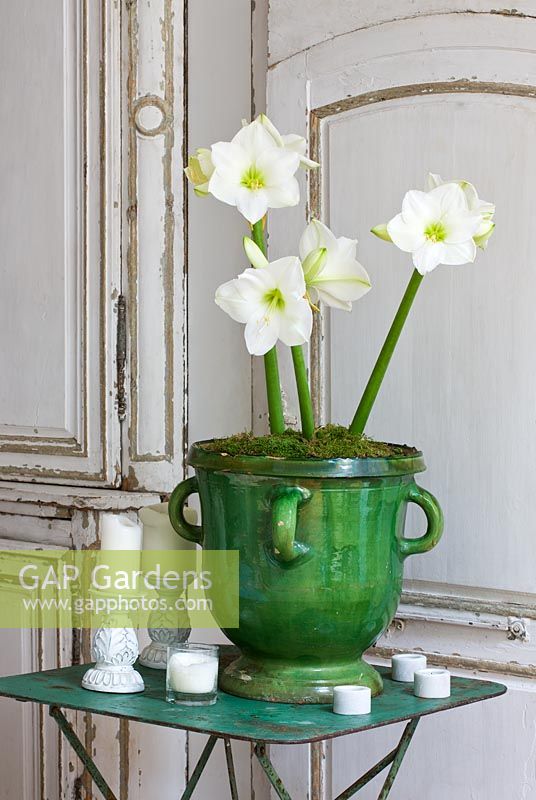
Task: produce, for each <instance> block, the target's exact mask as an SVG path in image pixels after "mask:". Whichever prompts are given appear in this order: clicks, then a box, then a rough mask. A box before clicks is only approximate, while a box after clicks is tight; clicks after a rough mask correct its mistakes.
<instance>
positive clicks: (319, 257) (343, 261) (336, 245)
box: [300, 219, 371, 311]
mask: <svg viewBox="0 0 536 800" xmlns="http://www.w3.org/2000/svg"><path fill="white" fill-rule="evenodd" d="M356 248H357V240H356V239H347V238H346V237H345V236H340V237H339V238H337V237H335V236H334V235H333V233H332V232H331V231H330V229H329V228H328V227H327V226H326V225H324V224H323V223H322V222H319V220H317V219H313V220H312V221H311V222H310V223H309V225H308V226H307V227H306V229H305V231H304V232H303V235H302V238H301V241H300V258H301V260H302V264H303V271H304V276H305V283H306V286H307V292H308V295H309V297H310V299H311V302H312V303H317V302H318V301H319V300H321V301H322V302H324V303H325V304H326V305H328V306H332V307H333V308H341V309H343V310H344V311H351V310H352V302H353V301H354V300H359V299H360V298H361V297H363V295H365V294H366V293H367V292H368V291H369V290H370V287H371V284H370V278H369V276H368V274H367V271H366V270H365V268H364V267H363V266H362V265H361V264H360V263H359V261H357V260H356Z"/></svg>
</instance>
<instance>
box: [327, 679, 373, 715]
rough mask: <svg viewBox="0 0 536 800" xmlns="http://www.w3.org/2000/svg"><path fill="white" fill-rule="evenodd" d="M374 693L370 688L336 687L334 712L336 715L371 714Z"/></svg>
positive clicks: (334, 690)
mask: <svg viewBox="0 0 536 800" xmlns="http://www.w3.org/2000/svg"><path fill="white" fill-rule="evenodd" d="M371 696H372V692H371V691H370V688H369V687H368V686H335V687H334V689H333V712H334V713H335V714H370V709H371Z"/></svg>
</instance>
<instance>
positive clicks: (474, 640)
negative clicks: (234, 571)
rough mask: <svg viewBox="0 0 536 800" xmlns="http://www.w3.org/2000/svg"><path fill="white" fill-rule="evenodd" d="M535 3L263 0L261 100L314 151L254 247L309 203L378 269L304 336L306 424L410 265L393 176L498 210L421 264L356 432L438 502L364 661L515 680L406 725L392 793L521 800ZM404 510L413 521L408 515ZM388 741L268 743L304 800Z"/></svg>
mask: <svg viewBox="0 0 536 800" xmlns="http://www.w3.org/2000/svg"><path fill="white" fill-rule="evenodd" d="M395 14H396V16H395ZM535 15H536V5H535V4H534V3H530V2H527V3H524V4H523V10H522V11H516V10H515V9H513V10H503V11H499V10H496V8H495V7H493V5H492V4H488V3H486V2H472V3H471V2H469V3H464V4H459V3H457V2H454V0H452V2H450V3H444V2H441V3H440V2H435V1H434V0H420V1H419V2H406V1H405V0H403V2H399V3H397V4H396V9H395V8H394V4H388V3H387V4H386V3H375V2H365V3H359V4H358V3H347V2H343V0H330V2H327V3H326V2H324V3H318V2H315V3H307V2H304V1H303V2H302V1H301V0H298V2H296V1H294V2H292V3H291V2H289V1H288V0H274V2H272V3H271V5H270V19H269V37H270V58H271V64H270V68H269V85H268V113H269V114H270V116H271V117H272V118H273V120H274V122H275V123H276V124H277V126H278V128H279V129H280V130H284V131H299V132H302V133H304V134H305V133H307V134H308V135H309V136H310V138H311V142H312V154H313V157H316V156H318V157H319V158H320V159H321V161H322V165H323V166H322V171H321V173H320V175H319V176H316V177H313V178H312V180H311V183H310V185H309V187H308V192H307V193H306V197H307V200H306V201H305V202H304V203H303V204H302V206H301V207H300V209H298V210H297V211H296V213H295V214H294V216H293V224H289V218H290V217H291V216H292V215H286V216H285V218H284V220H283V219H282V217H279V218H278V217H277V215H274V216H273V221H272V224H271V241H272V243H273V245H274V247H275V248H276V249H277V251H278V253H280V254H281V253H282V252H283V251H284V252H285V253H287V252H288V253H293V252H295V251H296V243H297V240H298V237H299V235H300V232H301V228H302V226H303V225H304V223H305V221H306V219H307V218H308V217H309V216H318V217H320V218H321V219H323V220H324V221H325V222H326V223H328V224H329V225H330V226H331V227H332V229H333V230H334V231H335V233H336V234H337V235H345V236H352V237H356V238H358V239H359V246H358V257H359V258H360V260H361V261H362V262H363V263H364V265H365V266H366V267H367V269H368V270H369V272H370V275H371V277H372V281H373V291H372V292H370V293H369V294H368V295H367V296H366V297H365V298H364V299H363V300H361V301H360V302H359V303H357V304H356V305H355V307H354V312H353V313H352V314H351V315H350V314H344V313H343V312H337V313H334V314H333V315H332V316H331V317H328V319H327V320H326V323H325V325H324V326H323V327H322V328H319V329H318V331H317V333H316V337H315V339H314V340H313V343H312V348H311V352H312V356H311V372H312V375H313V381H314V390H315V401H316V408H317V414H318V418H319V421H321V422H324V421H329V420H331V421H334V422H344V423H348V422H349V420H350V419H351V417H352V415H353V412H354V410H355V406H356V404H357V400H358V398H359V395H360V392H361V391H362V390H363V387H364V384H365V382H366V380H367V377H368V375H369V374H370V370H371V368H372V365H373V363H374V360H375V358H376V356H377V354H378V352H379V349H380V347H381V344H382V341H383V338H384V336H385V333H386V330H387V326H388V325H389V323H390V321H391V320H392V318H393V314H394V312H395V310H396V307H397V305H398V303H399V301H400V298H401V296H402V293H403V291H404V288H405V285H406V284H407V281H408V279H409V276H410V274H411V268H412V267H411V261H410V258H409V257H408V256H406V255H405V254H403V253H401V252H400V251H398V250H396V249H395V248H394V247H392V246H389V245H387V244H385V243H383V242H381V241H379V240H377V239H375V238H374V237H373V236H371V235H370V234H369V230H370V228H371V227H372V226H373V225H376V224H378V223H380V222H386V221H388V220H389V219H390V218H391V217H392V216H394V214H396V213H397V212H398V211H399V209H400V202H401V199H402V195H403V193H404V191H405V190H406V189H408V188H425V178H426V173H427V172H428V171H431V172H436V173H440V174H441V175H442V176H443V177H445V178H456V177H463V178H466V179H468V180H470V181H472V182H474V183H475V184H476V185H477V186H478V188H479V190H480V194H481V196H482V197H483V198H485V199H490V200H493V201H495V202H496V204H497V229H496V234H495V236H494V238H493V240H492V241H491V243H490V245H489V249H488V251H487V252H486V253H485V254H481V253H480V254H479V255H478V257H477V260H476V262H475V264H474V265H467V266H463V267H439V268H438V269H437V270H436V271H435V272H434V273H433V274H431V275H430V276H428V277H427V278H426V279H425V281H424V284H423V286H422V290H421V292H420V295H419V297H418V299H417V302H416V304H415V307H414V309H413V311H412V314H411V317H410V319H409V322H408V325H407V327H406V329H405V331H404V334H403V337H402V340H401V342H400V346H399V349H398V351H397V352H396V354H395V358H394V361H393V364H392V368H391V370H390V373H389V376H388V378H387V380H386V382H385V384H384V386H383V389H382V392H381V395H380V397H379V400H378V403H377V405H376V407H375V410H374V413H373V415H372V417H371V419H370V423H369V428H368V433H369V434H370V435H372V436H375V437H377V438H382V439H384V440H387V441H397V442H407V443H410V444H414V445H417V446H418V447H419V448H421V449H422V450H423V451H424V454H425V457H426V461H427V464H428V471H427V473H425V474H424V475H422V476H420V482H421V483H422V484H423V485H424V486H426V487H427V488H429V489H430V490H431V491H432V492H433V493H434V494H435V495H437V497H438V498H439V500H440V501H441V503H442V505H443V508H444V511H445V517H446V529H445V534H444V538H443V541H442V542H441V545H440V546H439V547H438V548H437V549H436V550H435V551H434V552H433V553H431V554H429V555H427V556H420V557H418V558H415V559H413V560H410V561H408V562H407V567H406V587H405V588H406V591H405V594H404V596H403V600H402V605H401V606H400V609H399V611H398V614H397V618H396V620H395V622H394V623H393V625H392V626H391V629H390V630H389V631H388V633H387V634H386V636H385V637H384V638H383V639H382V640H381V641H380V642H379V643H378V646H377V648H376V649H375V650H373V651H371V653H370V654H369V655H370V657H371V658H372V659H376V660H381V659H382V658H383V659H385V658H387V657H389V655H390V654H391V653H392V652H393V651H396V650H406V651H407V650H408V649H411V650H423V651H424V652H426V653H428V654H429V657H430V660H431V661H433V662H434V661H435V663H438V664H445V665H447V666H449V667H450V668H451V669H453V670H455V671H459V672H461V673H462V674H482V675H484V676H486V675H488V676H490V677H491V676H495V677H497V678H498V679H499V680H502V681H504V682H506V683H507V684H508V686H509V689H510V691H509V693H508V695H506V697H504V698H502V699H501V700H499V701H497V702H493V703H489V704H483V705H482V706H481V707H479V708H475V709H468V710H466V711H464V712H456V713H455V714H454V713H453V714H451V715H445V718H444V719H442V720H438V721H433V722H428V723H424V724H423V730H422V732H421V733H420V734H419V733H418V734H417V736H416V739H415V744H414V745H413V754H412V755H411V756H410V757H409V759H408V763H407V764H406V765H405V766H404V768H403V770H402V772H401V775H400V779H399V784H398V786H397V787H396V788H395V790H394V792H393V798H400V799H401V800H402V798H404V800H409V798H417V797H419V798H421V797H432V796H433V797H434V798H436V800H451V799H452V798H453V797H456V798H459V800H495V799H496V798H497V799H498V798H501V797H509V798H515V800H529V798H530V799H534V798H536V777H535V771H534V763H535V760H534V759H535V755H536V754H535V747H534V742H535V737H536V696H535V694H534V690H535V683H534V677H535V669H536V668H535V666H534V665H535V664H536V650H535V645H534V620H535V619H536V583H535V578H534V563H535V560H536V544H535V543H536V538H535V535H534V534H535V525H534V509H533V506H534V503H533V496H534V466H533V465H534V460H535V456H536V417H535V413H534V409H535V407H536V406H535V404H536V372H535V370H534V344H533V343H534V340H535V337H536V315H535V314H534V298H535V296H536V272H535V270H534V263H533V261H534V259H533V253H532V228H533V220H532V216H533V204H534V177H535V175H536V162H535V158H534V147H533V144H532V143H533V140H534V137H535V134H536V44H535V43H536V19H535ZM328 18H329V25H328V23H327V22H326V20H327V19H328ZM279 220H281V221H279ZM408 524H409V526H410V528H411V529H413V530H414V531H415V532H417V530H418V529H419V527H421V526H422V524H423V521H422V519H420V518H417V515H415V519H414V518H413V516H411V518H410V519H409V523H408ZM397 733H398V732H397ZM395 735H396V734H395V732H386V731H379V732H377V733H376V734H371V735H369V736H365V737H361V738H360V740H359V741H360V746H359V749H358V751H357V752H356V743H355V742H342V743H336V744H335V745H333V747H329V748H325V749H320V750H319V749H318V748H317V749H315V750H314V751H313V753H312V754H302V757H301V761H298V760H297V759H295V758H294V759H293V758H292V756H289V755H285V754H280V753H279V754H275V757H277V758H278V759H279V763H280V764H281V765H282V771H283V770H285V771H286V773H287V775H288V776H289V778H290V779H292V777H294V780H296V776H299V781H300V782H301V784H302V785H303V784H304V783H305V784H306V785H308V786H309V796H310V798H311V800H319V798H329V797H331V796H332V793H333V796H336V794H337V793H338V792H340V791H341V790H342V789H343V788H344V786H345V785H347V784H348V783H350V782H351V780H352V779H354V778H355V777H356V776H357V774H359V771H360V767H366V764H367V763H372V762H373V761H374V760H375V758H374V757H375V755H376V754H379V753H380V752H382V751H385V748H386V747H387V746H388V743H389V742H390V741H394V738H395ZM352 747H353V748H354V749H351V748H352ZM432 764H433V767H432V766H431V765H432ZM377 792H378V789H377V786H376V785H375V784H374V785H373V786H372V787H371V789H370V790H369V793H368V794H367V793H365V794H364V797H366V798H374V797H376V796H377Z"/></svg>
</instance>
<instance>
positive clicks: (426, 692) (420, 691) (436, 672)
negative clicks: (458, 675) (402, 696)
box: [413, 668, 450, 699]
mask: <svg viewBox="0 0 536 800" xmlns="http://www.w3.org/2000/svg"><path fill="white" fill-rule="evenodd" d="M413 693H414V695H415V696H416V697H426V698H430V699H431V698H438V699H439V698H442V697H450V672H449V671H448V670H447V669H438V668H431V669H420V670H417V672H416V673H415V677H414V684H413Z"/></svg>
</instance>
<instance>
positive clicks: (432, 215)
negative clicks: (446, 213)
mask: <svg viewBox="0 0 536 800" xmlns="http://www.w3.org/2000/svg"><path fill="white" fill-rule="evenodd" d="M436 191H437V189H434V190H433V191H432V192H419V191H418V190H417V189H411V190H410V191H409V192H406V194H405V195H404V199H403V200H402V218H403V220H404V222H405V223H406V224H408V225H411V226H414V227H416V226H419V227H423V228H425V227H426V226H427V225H428V224H429V223H430V222H433V221H434V220H436V219H437V218H438V217H439V213H440V209H439V202H438V199H436V198H434V192H436Z"/></svg>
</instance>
